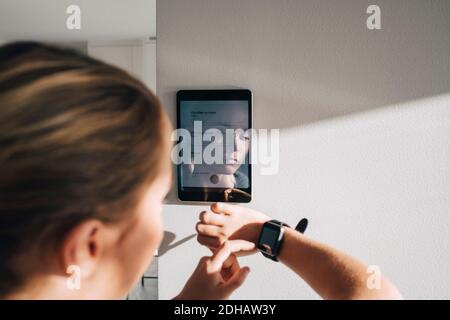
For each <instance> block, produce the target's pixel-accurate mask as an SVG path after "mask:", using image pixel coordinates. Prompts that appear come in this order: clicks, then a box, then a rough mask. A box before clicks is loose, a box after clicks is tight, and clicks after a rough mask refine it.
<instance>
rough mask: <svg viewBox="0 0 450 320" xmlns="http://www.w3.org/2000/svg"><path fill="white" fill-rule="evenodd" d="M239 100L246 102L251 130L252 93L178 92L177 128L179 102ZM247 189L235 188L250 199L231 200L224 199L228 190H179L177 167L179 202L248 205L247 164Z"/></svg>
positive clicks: (250, 176)
mask: <svg viewBox="0 0 450 320" xmlns="http://www.w3.org/2000/svg"><path fill="white" fill-rule="evenodd" d="M218 100H222V101H223V100H241V101H248V106H249V108H248V128H249V129H251V128H252V122H253V119H252V109H253V105H252V93H251V91H250V90H246V89H236V90H179V91H178V92H177V128H180V124H181V119H180V116H181V101H218ZM248 179H249V187H248V188H236V189H238V190H241V191H243V192H245V193H247V194H249V195H250V198H247V197H240V196H239V195H237V196H233V199H229V198H228V199H226V198H225V190H227V189H228V188H194V187H187V188H186V187H185V188H183V189H184V190H181V165H177V185H178V199H180V200H181V201H195V202H237V203H248V202H250V201H251V193H252V192H251V190H252V165H251V161H249V164H248Z"/></svg>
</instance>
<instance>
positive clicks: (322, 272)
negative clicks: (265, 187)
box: [278, 228, 401, 299]
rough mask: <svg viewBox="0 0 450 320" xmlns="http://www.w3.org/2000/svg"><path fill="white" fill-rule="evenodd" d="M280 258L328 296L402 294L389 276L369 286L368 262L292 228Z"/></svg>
mask: <svg viewBox="0 0 450 320" xmlns="http://www.w3.org/2000/svg"><path fill="white" fill-rule="evenodd" d="M278 259H279V260H280V262H282V263H283V264H285V265H286V266H287V267H289V268H290V269H292V270H293V271H294V272H296V273H297V274H298V275H299V276H300V277H301V278H303V279H304V280H305V281H306V282H307V283H308V284H309V285H310V286H311V287H312V288H313V289H314V290H315V291H316V292H317V293H318V294H319V295H320V296H321V297H322V298H324V299H395V298H401V296H400V294H399V293H398V291H397V289H396V288H395V287H394V286H393V285H392V284H391V283H390V282H389V281H387V280H386V279H381V287H380V288H378V289H369V288H368V286H367V279H368V277H369V276H370V274H368V273H367V266H366V265H364V264H362V263H360V262H359V261H357V260H356V259H354V258H352V257H350V256H348V255H346V254H344V253H342V252H340V251H338V250H335V249H333V248H331V247H329V246H326V245H324V244H321V243H319V242H317V241H314V240H311V239H308V238H307V237H305V236H304V235H302V234H300V233H299V232H296V231H295V230H292V229H289V228H286V232H285V235H284V241H283V246H282V247H281V251H280V254H279V256H278Z"/></svg>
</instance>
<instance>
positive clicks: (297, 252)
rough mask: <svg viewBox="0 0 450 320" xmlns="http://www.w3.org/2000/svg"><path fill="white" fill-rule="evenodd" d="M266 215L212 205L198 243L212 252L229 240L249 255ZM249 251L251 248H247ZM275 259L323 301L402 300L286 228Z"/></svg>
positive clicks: (355, 264) (348, 261)
mask: <svg viewBox="0 0 450 320" xmlns="http://www.w3.org/2000/svg"><path fill="white" fill-rule="evenodd" d="M268 220H270V218H269V217H268V216H266V215H265V214H263V213H261V212H259V211H256V210H252V209H249V208H244V207H239V206H236V205H230V204H225V203H215V204H213V205H212V206H211V210H210V211H204V212H202V213H201V214H200V222H199V223H198V224H197V226H196V229H197V231H198V241H199V242H200V243H201V244H203V245H206V246H208V247H210V248H212V249H214V248H217V247H218V246H220V245H221V243H223V242H224V241H227V240H228V239H241V240H244V241H248V242H250V243H251V244H252V245H253V247H252V250H250V251H251V252H256V249H255V244H256V242H257V241H258V237H259V233H260V231H261V228H262V225H263V224H264V222H266V221H268ZM248 248H250V246H249V247H248ZM278 259H279V261H280V262H281V263H283V264H284V265H286V266H287V267H289V268H290V269H292V270H293V271H294V272H295V273H297V274H298V275H299V276H300V277H301V278H303V280H305V281H306V282H307V283H308V284H309V285H310V286H311V287H312V288H313V289H314V290H315V291H316V292H317V293H318V294H319V295H320V296H321V297H322V298H324V299H401V298H402V297H401V295H400V293H399V292H398V290H397V289H396V288H395V286H394V285H393V284H392V283H390V282H389V281H388V280H387V279H385V278H384V277H381V275H380V277H381V281H380V284H381V285H380V286H379V288H372V289H370V288H369V286H368V285H367V280H368V278H369V276H371V275H373V274H372V273H368V272H367V270H368V268H367V266H366V265H365V264H363V263H361V262H359V261H357V260H356V259H354V258H352V257H350V256H349V255H347V254H345V253H343V252H340V251H338V250H336V249H334V248H332V247H330V246H327V245H324V244H322V243H320V242H317V241H315V240H312V239H309V238H307V237H306V236H304V235H302V234H300V233H299V232H297V231H295V230H293V229H289V228H286V229H285V234H284V241H283V245H282V247H281V251H280V253H279V256H278Z"/></svg>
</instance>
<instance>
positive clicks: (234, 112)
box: [178, 90, 251, 202]
mask: <svg viewBox="0 0 450 320" xmlns="http://www.w3.org/2000/svg"><path fill="white" fill-rule="evenodd" d="M241 91H242V92H241ZM178 127H179V129H184V130H185V131H186V132H188V133H189V136H190V148H188V147H187V145H186V144H185V146H186V147H185V148H183V150H182V152H184V154H183V159H184V161H183V163H182V164H180V165H179V168H178V187H179V196H180V199H182V200H193V201H232V202H248V201H250V189H251V168H250V163H249V162H250V161H249V151H250V138H251V133H250V130H249V129H251V94H249V91H246V90H220V91H205V90H201V91H180V92H179V95H178ZM184 138H186V137H184ZM184 138H183V139H184ZM185 142H187V141H185ZM186 152H187V154H186ZM227 195H230V197H228V198H227ZM247 198H248V199H247Z"/></svg>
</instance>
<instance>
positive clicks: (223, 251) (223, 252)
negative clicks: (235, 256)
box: [211, 240, 255, 272]
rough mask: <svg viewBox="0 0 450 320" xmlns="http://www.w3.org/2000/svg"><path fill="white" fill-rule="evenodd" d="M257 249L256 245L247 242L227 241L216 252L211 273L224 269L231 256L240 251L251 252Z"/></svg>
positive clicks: (212, 260) (212, 259)
mask: <svg viewBox="0 0 450 320" xmlns="http://www.w3.org/2000/svg"><path fill="white" fill-rule="evenodd" d="M254 248H255V244H254V243H252V242H249V241H245V240H230V241H226V242H225V243H224V244H223V245H222V247H221V248H220V249H219V250H217V251H216V253H215V254H214V255H213V256H212V258H211V269H212V270H211V271H212V272H218V271H220V269H222V266H223V263H224V262H225V260H227V259H228V257H229V256H230V254H232V253H235V252H239V251H250V250H253V249H254Z"/></svg>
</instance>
